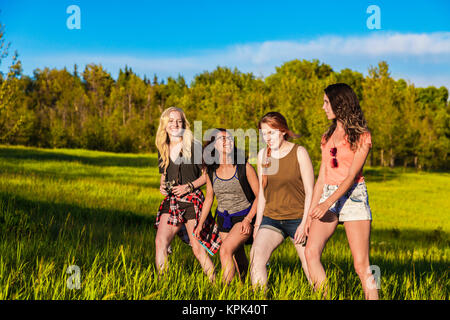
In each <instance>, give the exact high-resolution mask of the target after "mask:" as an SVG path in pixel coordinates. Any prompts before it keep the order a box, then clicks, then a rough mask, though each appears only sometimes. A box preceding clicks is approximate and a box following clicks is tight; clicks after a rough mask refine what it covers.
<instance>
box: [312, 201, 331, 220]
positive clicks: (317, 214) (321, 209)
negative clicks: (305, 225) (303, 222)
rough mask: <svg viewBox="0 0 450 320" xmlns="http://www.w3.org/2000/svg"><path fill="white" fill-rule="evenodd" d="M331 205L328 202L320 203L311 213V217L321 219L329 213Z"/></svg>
mask: <svg viewBox="0 0 450 320" xmlns="http://www.w3.org/2000/svg"><path fill="white" fill-rule="evenodd" d="M329 208H330V205H329V204H328V202H327V201H324V202H322V203H319V204H318V205H317V206H316V207H315V208H314V209H313V210H311V212H310V213H309V215H310V217H311V218H313V219H321V218H322V217H323V216H324V215H325V213H327V211H328V209H329Z"/></svg>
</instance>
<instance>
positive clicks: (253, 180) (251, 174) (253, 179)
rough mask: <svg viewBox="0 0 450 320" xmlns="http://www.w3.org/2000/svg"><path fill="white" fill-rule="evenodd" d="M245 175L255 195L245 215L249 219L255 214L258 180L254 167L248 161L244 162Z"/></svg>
mask: <svg viewBox="0 0 450 320" xmlns="http://www.w3.org/2000/svg"><path fill="white" fill-rule="evenodd" d="M246 175H247V180H248V183H249V184H250V187H251V188H252V191H253V193H254V195H255V201H253V204H252V207H251V209H250V212H249V213H248V215H247V217H248V218H249V219H250V221H251V220H252V219H253V217H254V216H255V214H256V208H257V205H258V194H259V180H258V176H257V174H256V171H255V168H253V166H252V165H251V164H250V163H248V162H247V164H246Z"/></svg>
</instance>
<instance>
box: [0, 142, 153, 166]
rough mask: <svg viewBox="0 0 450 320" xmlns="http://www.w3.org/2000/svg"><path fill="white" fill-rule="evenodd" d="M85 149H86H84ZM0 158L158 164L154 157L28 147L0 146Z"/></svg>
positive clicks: (113, 164)
mask: <svg viewBox="0 0 450 320" xmlns="http://www.w3.org/2000/svg"><path fill="white" fill-rule="evenodd" d="M86 151H87V150H86ZM0 158H5V159H11V160H29V159H34V160H39V161H77V162H81V163H83V164H87V165H93V166H117V167H138V168H142V167H152V166H155V167H156V166H157V165H158V159H157V158H156V157H149V156H147V157H139V158H136V157H126V156H98V157H94V156H81V155H70V154H66V153H63V152H58V151H57V150H51V151H45V150H35V149H30V148H26V147H24V148H8V147H0Z"/></svg>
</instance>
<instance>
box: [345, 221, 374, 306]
mask: <svg viewBox="0 0 450 320" xmlns="http://www.w3.org/2000/svg"><path fill="white" fill-rule="evenodd" d="M370 223H371V221H370V220H360V221H346V222H344V227H345V233H346V234H347V239H348V244H349V245H350V250H351V251H352V256H353V265H354V267H355V271H356V273H357V274H358V276H359V279H361V283H362V287H363V290H364V296H365V298H366V300H378V290H377V288H376V284H375V279H374V277H373V275H372V272H371V271H370V262H369V243H370Z"/></svg>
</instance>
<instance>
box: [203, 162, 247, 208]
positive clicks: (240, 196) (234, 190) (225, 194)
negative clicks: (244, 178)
mask: <svg viewBox="0 0 450 320" xmlns="http://www.w3.org/2000/svg"><path fill="white" fill-rule="evenodd" d="M212 182H213V190H214V193H215V194H216V198H217V208H218V209H219V210H220V211H222V212H224V211H225V210H226V211H228V213H229V214H233V213H235V212H239V211H242V210H244V209H247V208H248V207H249V206H250V202H248V200H247V197H246V196H245V193H244V191H243V190H242V187H241V184H240V183H239V180H238V176H237V168H236V172H235V173H234V176H233V177H232V178H231V179H221V178H219V177H218V176H217V175H216V172H215V171H214V174H213V181H212Z"/></svg>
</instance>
